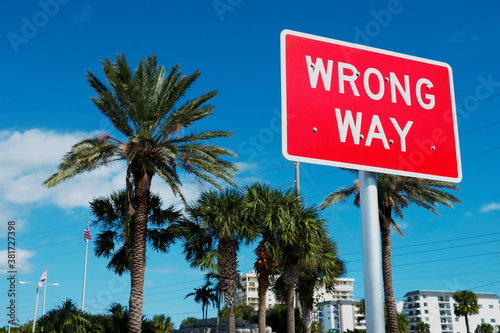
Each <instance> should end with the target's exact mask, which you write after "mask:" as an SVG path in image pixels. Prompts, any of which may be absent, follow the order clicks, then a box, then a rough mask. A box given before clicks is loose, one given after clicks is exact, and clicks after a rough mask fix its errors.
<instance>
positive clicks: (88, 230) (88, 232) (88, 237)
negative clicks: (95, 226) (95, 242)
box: [83, 227, 92, 243]
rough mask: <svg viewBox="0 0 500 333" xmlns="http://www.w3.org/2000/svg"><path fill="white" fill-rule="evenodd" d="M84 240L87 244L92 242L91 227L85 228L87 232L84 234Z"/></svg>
mask: <svg viewBox="0 0 500 333" xmlns="http://www.w3.org/2000/svg"><path fill="white" fill-rule="evenodd" d="M83 239H84V240H85V243H87V242H88V241H89V239H90V240H92V233H91V232H90V229H89V227H87V228H85V231H84V232H83Z"/></svg>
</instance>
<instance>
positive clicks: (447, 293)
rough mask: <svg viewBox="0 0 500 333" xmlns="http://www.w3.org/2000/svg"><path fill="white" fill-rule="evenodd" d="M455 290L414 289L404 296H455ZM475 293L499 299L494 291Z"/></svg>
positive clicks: (481, 296)
mask: <svg viewBox="0 0 500 333" xmlns="http://www.w3.org/2000/svg"><path fill="white" fill-rule="evenodd" d="M454 293H455V291H448V290H414V291H410V292H407V293H406V294H405V296H404V297H408V296H415V295H424V294H425V295H436V296H453V294H454ZM474 294H476V295H477V297H479V298H493V299H498V298H499V297H498V296H497V295H496V294H494V293H482V292H477V293H476V292H475V293H474Z"/></svg>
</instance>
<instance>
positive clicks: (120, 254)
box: [90, 190, 182, 275]
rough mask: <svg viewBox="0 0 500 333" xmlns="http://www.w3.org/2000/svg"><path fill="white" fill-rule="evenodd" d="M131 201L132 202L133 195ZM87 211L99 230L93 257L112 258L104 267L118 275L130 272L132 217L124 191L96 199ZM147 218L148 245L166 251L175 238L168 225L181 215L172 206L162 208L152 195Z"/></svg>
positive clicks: (155, 195) (158, 199)
mask: <svg viewBox="0 0 500 333" xmlns="http://www.w3.org/2000/svg"><path fill="white" fill-rule="evenodd" d="M131 199H132V200H131V201H132V202H133V201H134V199H135V198H134V196H133V195H132V196H131ZM90 210H91V212H92V215H93V216H94V217H95V218H96V221H94V222H93V225H96V226H98V227H99V228H100V229H101V232H100V233H99V234H98V235H97V237H96V241H95V254H96V256H97V257H102V256H103V257H105V258H110V257H111V260H110V261H109V264H108V266H107V267H108V269H110V270H112V271H113V272H115V273H116V274H118V275H122V274H123V273H124V272H128V271H130V265H131V262H132V245H131V244H132V242H133V222H134V216H133V214H130V212H129V210H128V207H127V193H126V191H124V190H122V191H119V192H114V193H112V194H111V195H110V196H109V197H107V196H105V197H99V198H95V199H94V200H92V202H90ZM147 216H148V225H149V226H151V228H148V229H147V231H146V237H147V242H148V243H149V245H150V246H151V247H152V248H153V249H154V250H156V251H157V252H162V253H166V252H168V249H169V247H170V245H172V244H173V243H174V241H175V238H176V237H175V234H174V230H173V228H172V226H169V224H171V223H172V222H174V221H177V220H178V219H180V217H181V216H182V214H181V213H180V212H179V211H178V210H176V209H175V208H174V206H170V207H168V208H166V209H163V208H162V201H161V198H160V197H159V196H158V195H157V194H151V195H150V199H149V212H148V214H147ZM116 248H118V249H116Z"/></svg>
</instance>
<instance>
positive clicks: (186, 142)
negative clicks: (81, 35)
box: [43, 54, 237, 333]
mask: <svg viewBox="0 0 500 333" xmlns="http://www.w3.org/2000/svg"><path fill="white" fill-rule="evenodd" d="M103 71H104V73H105V75H106V79H107V81H108V83H109V85H110V86H111V87H110V88H108V87H107V86H106V84H105V83H103V82H102V81H101V80H99V79H98V78H97V77H96V76H95V75H94V74H93V73H92V72H87V80H88V82H89V84H90V86H91V87H92V88H93V89H94V90H95V92H96V93H97V97H94V98H92V100H93V102H94V104H95V105H96V107H97V108H98V109H99V111H100V112H101V113H102V114H104V115H105V116H106V117H107V118H108V119H109V121H110V122H111V124H112V125H113V126H114V128H115V129H116V130H118V132H119V134H120V136H121V137H118V138H113V137H111V136H110V135H108V134H100V135H97V136H96V137H92V138H87V139H84V140H82V141H80V142H78V143H76V144H75V145H74V146H73V147H72V148H71V150H70V151H69V152H68V153H67V154H66V155H64V156H63V159H62V162H61V164H60V165H59V168H58V171H57V172H56V173H54V174H53V175H52V176H50V177H49V178H48V179H47V180H46V181H45V182H44V183H43V184H44V185H45V186H47V187H52V186H55V185H57V184H59V183H61V182H63V181H65V180H67V179H70V178H72V177H74V176H76V175H79V174H82V173H85V172H90V171H93V170H95V169H97V168H99V167H101V166H105V165H110V164H111V163H113V162H115V161H117V160H124V161H126V165H127V173H126V184H127V193H128V194H129V195H131V194H132V193H134V196H135V201H134V203H131V204H130V205H129V210H130V211H131V213H134V216H135V218H134V224H133V225H134V231H133V235H134V237H133V239H132V243H131V246H132V249H133V252H132V255H133V260H132V263H131V264H132V268H133V269H131V272H132V279H131V287H130V300H129V308H130V321H129V331H130V332H134V333H136V332H141V321H142V305H143V287H144V271H145V261H146V239H147V231H146V230H147V213H148V211H149V197H150V196H149V194H150V189H151V181H152V178H153V176H154V175H158V176H159V177H160V178H162V179H163V180H164V181H165V182H167V184H168V185H169V186H170V188H171V189H172V191H173V193H174V194H175V195H180V196H181V197H182V198H183V196H182V192H181V186H182V183H181V179H180V176H179V173H178V171H179V170H181V169H182V170H184V171H185V172H187V173H188V174H190V175H193V176H194V177H195V178H196V179H197V180H199V181H205V182H208V183H210V184H211V185H213V186H215V187H217V188H221V187H220V185H219V184H218V179H222V180H223V181H225V182H227V183H230V184H233V182H232V181H231V177H232V176H233V172H234V171H236V170H237V168H236V166H235V165H234V164H233V163H231V162H230V161H227V160H225V159H224V158H225V157H227V156H235V155H234V154H233V153H232V152H231V151H230V150H228V149H225V148H222V147H218V146H214V145H210V144H208V143H207V141H209V140H211V139H215V138H221V137H228V136H231V135H232V133H229V132H225V131H202V132H199V133H196V132H188V131H186V129H188V128H190V127H191V125H192V124H193V123H194V122H196V121H198V120H201V119H204V118H206V117H208V116H210V115H212V114H213V106H212V105H209V104H206V103H207V102H208V101H209V100H210V99H211V98H213V97H214V96H215V95H216V94H217V93H216V92H215V91H211V92H208V93H205V94H203V95H201V96H199V97H196V98H193V99H185V98H184V97H185V95H186V92H187V91H188V90H189V88H190V87H191V86H192V85H193V83H194V82H195V81H196V79H197V78H198V77H199V76H200V73H199V72H198V71H195V72H193V73H192V74H191V75H188V76H186V75H182V72H181V71H180V70H179V66H178V65H177V66H174V67H173V68H172V69H171V70H170V72H169V73H168V74H167V73H166V72H165V67H163V66H159V65H158V63H157V58H156V56H155V55H152V56H149V57H148V58H147V59H142V60H141V61H139V64H138V66H137V68H136V69H135V72H132V70H131V69H130V67H129V65H128V63H127V61H126V59H125V56H124V55H122V54H119V55H117V57H116V62H111V61H110V60H109V59H107V58H106V59H104V61H103Z"/></svg>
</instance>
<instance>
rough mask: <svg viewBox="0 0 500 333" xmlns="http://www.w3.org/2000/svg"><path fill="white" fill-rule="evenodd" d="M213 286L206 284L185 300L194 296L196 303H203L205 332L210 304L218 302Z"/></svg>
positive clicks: (188, 295)
mask: <svg viewBox="0 0 500 333" xmlns="http://www.w3.org/2000/svg"><path fill="white" fill-rule="evenodd" d="M211 286H212V284H211V283H210V282H206V283H205V284H204V285H203V286H202V287H201V288H195V289H194V292H192V293H189V294H187V295H186V297H185V298H188V297H191V296H194V301H195V302H196V303H201V312H202V320H203V332H205V330H206V324H207V317H208V306H209V305H210V304H212V305H215V304H216V302H217V295H216V293H215V289H213V288H211Z"/></svg>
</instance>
